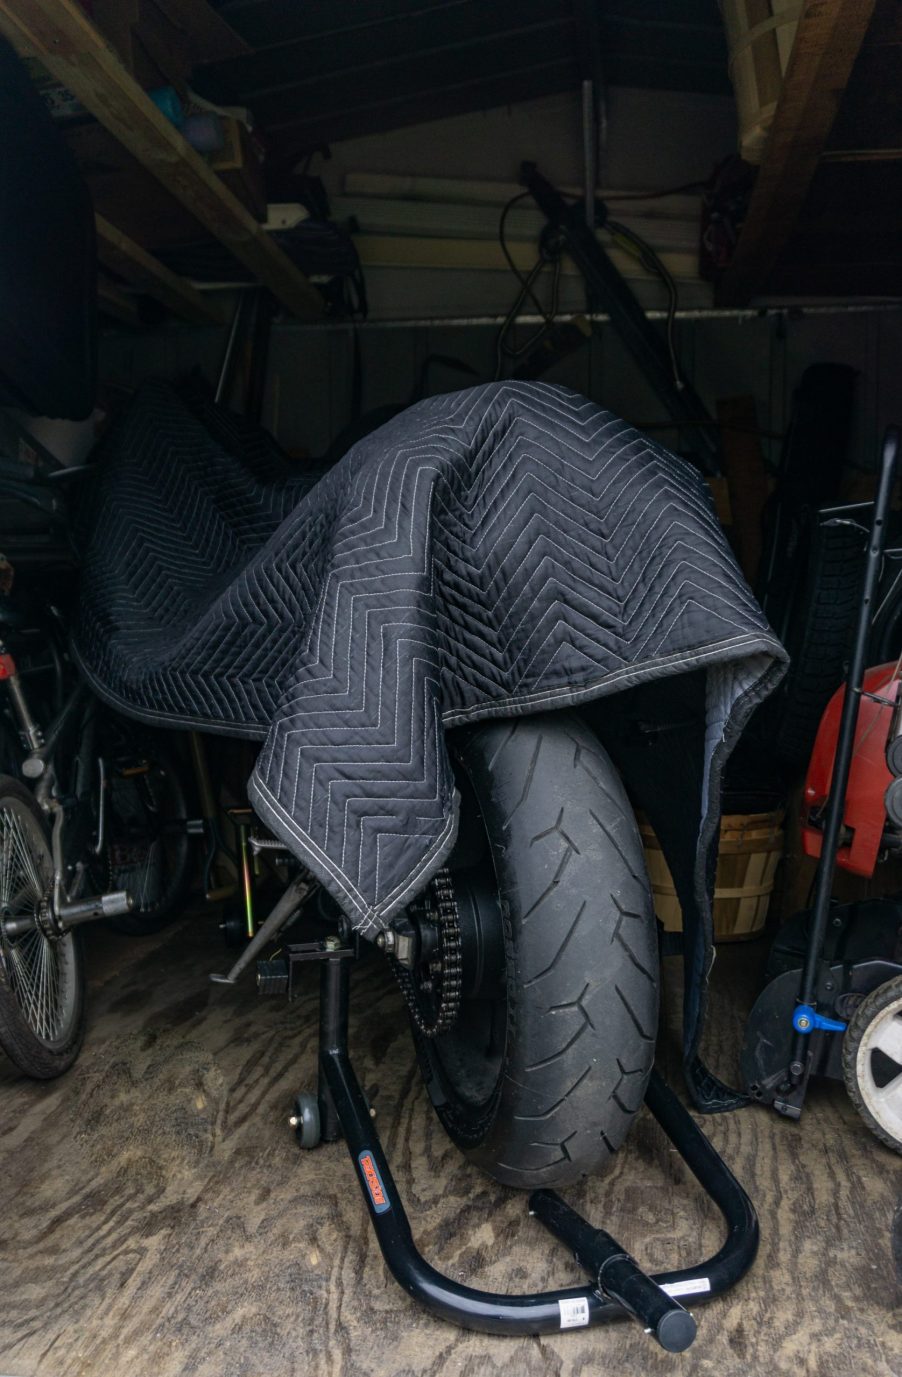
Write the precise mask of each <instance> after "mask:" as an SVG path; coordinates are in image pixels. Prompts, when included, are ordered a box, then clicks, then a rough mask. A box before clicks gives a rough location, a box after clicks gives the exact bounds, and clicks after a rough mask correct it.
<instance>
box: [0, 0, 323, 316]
mask: <svg viewBox="0 0 902 1377" xmlns="http://www.w3.org/2000/svg"><path fill="white" fill-rule="evenodd" d="M0 32H3V33H4V34H5V35H6V36H7V38H9V39H10V41H11V42H12V43H13V44H14V45H15V46H16V47H17V48H18V50H19V51H20V52H22V53H25V54H32V55H37V56H38V57H40V59H41V61H42V62H43V64H44V66H45V67H46V68H47V70H48V71H49V72H50V73H51V75H53V76H55V77H57V78H58V79H59V80H60V81H62V82H63V83H64V84H65V85H66V86H67V87H68V88H69V89H70V90H71V91H72V93H73V94H74V95H75V96H76V97H77V98H78V99H79V100H80V101H81V103H82V105H84V106H85V108H86V109H88V110H90V112H91V114H92V115H94V116H95V117H96V118H97V119H98V120H99V121H100V122H101V124H103V125H105V126H106V128H107V129H109V130H110V132H111V133H112V134H114V135H115V136H116V138H117V139H118V140H119V142H120V143H121V144H123V146H124V147H125V148H127V149H128V150H129V152H130V153H132V154H133V155H134V156H135V157H136V158H137V159H138V161H139V162H140V163H142V164H143V165H144V167H146V168H147V170H148V171H149V172H151V173H152V174H153V175H154V176H155V177H156V178H157V179H158V180H159V181H160V182H162V184H163V185H164V186H165V188H166V190H167V191H169V192H171V193H172V195H173V196H175V197H176V198H177V199H178V200H179V201H181V202H182V204H183V205H184V206H186V207H187V209H188V210H189V211H190V212H191V214H192V215H193V216H194V217H195V218H196V219H197V220H198V221H199V222H200V224H201V225H202V226H203V227H204V229H206V230H207V231H208V232H209V233H210V234H212V235H213V237H214V238H215V239H218V240H219V241H220V243H222V244H224V245H225V246H226V248H227V249H228V250H229V251H230V252H231V253H233V254H234V255H235V257H236V258H237V259H239V261H240V262H242V263H243V264H244V265H245V267H246V268H248V269H249V270H250V271H251V272H252V273H253V274H254V276H255V277H256V278H257V279H258V280H259V281H260V282H262V283H263V284H264V285H265V286H267V287H269V289H270V291H271V292H272V293H273V295H274V296H275V297H276V298H277V299H278V300H279V301H280V302H282V304H283V305H284V306H286V307H287V308H288V310H290V311H292V312H293V313H294V314H295V315H299V316H302V317H305V318H312V317H315V316H318V315H320V314H321V313H322V299H321V298H320V295H319V293H318V292H317V291H316V290H315V288H314V287H312V286H311V285H310V283H309V282H308V281H307V279H306V277H305V276H304V274H303V273H302V272H300V271H299V269H297V268H296V267H295V266H294V264H293V263H291V262H290V260H289V259H288V258H287V257H286V255H285V254H284V253H283V252H282V250H281V249H280V248H279V247H278V245H277V244H276V243H275V242H274V241H273V240H272V239H270V238H269V237H268V236H267V234H266V231H265V230H263V229H262V228H261V226H260V225H259V224H258V223H257V221H256V220H255V219H254V218H253V216H252V215H251V214H249V212H248V211H247V210H246V209H245V208H244V206H243V205H242V204H241V202H240V201H239V200H238V199H237V198H236V197H235V196H233V195H232V193H231V191H229V189H228V187H226V186H225V185H224V184H223V182H221V181H220V179H219V178H218V177H217V176H216V174H215V173H214V172H212V171H211V170H210V168H209V167H208V166H207V164H206V163H205V162H204V160H203V158H201V157H200V156H199V154H198V153H196V152H195V150H194V149H193V148H192V147H191V146H190V144H189V143H188V142H187V140H185V139H184V138H183V137H182V135H181V134H180V133H179V132H178V130H177V129H175V128H174V126H173V125H171V124H170V123H169V121H168V120H167V119H166V117H165V116H164V115H163V114H161V112H160V111H159V110H158V109H157V107H156V106H155V105H154V103H153V101H152V100H150V98H149V97H148V96H147V95H146V94H145V92H144V91H142V90H141V88H140V86H139V85H138V84H137V82H136V81H135V80H134V79H133V78H132V77H131V76H130V75H129V73H128V72H127V71H126V70H125V68H124V67H123V65H122V63H121V62H120V60H119V58H118V57H117V55H116V53H115V52H114V51H113V49H112V48H111V47H110V46H109V45H108V44H107V42H106V41H105V39H104V38H103V36H102V35H101V34H100V33H99V32H98V30H97V29H96V28H95V26H94V25H93V24H92V23H91V21H90V20H89V19H88V18H87V16H86V15H85V14H84V12H83V11H82V10H81V9H80V7H79V5H78V4H77V2H76V0H28V3H27V4H22V3H21V0H0Z"/></svg>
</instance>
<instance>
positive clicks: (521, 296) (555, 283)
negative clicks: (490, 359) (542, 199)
mask: <svg viewBox="0 0 902 1377" xmlns="http://www.w3.org/2000/svg"><path fill="white" fill-rule="evenodd" d="M531 194H532V193H531V192H529V191H521V192H519V193H518V194H517V195H516V196H512V197H511V199H510V200H509V201H508V202H507V204H506V205H505V207H504V209H503V210H502V212H501V218H500V219H499V221H498V243H499V244H500V245H501V252H502V253H503V254H504V257H505V260H506V261H507V266H508V267H509V268H510V270H511V272H512V273H513V275H514V277H515V278H516V279H517V281H518V282H519V284H520V290H519V292H518V293H517V296H516V298H515V300H514V302H513V304H512V306H511V307H510V310H509V311H508V313H507V315H506V316H505V317H504V320H503V322H502V324H501V327H500V329H499V331H498V335H497V337H496V342H495V381H496V382H498V380H499V379H500V377H501V374H502V372H503V371H504V360H505V359H506V358H507V359H513V360H515V359H519V358H522V356H523V355H524V354H526V353H528V352H529V351H530V350H531V349H533V348H534V347H535V345H536V344H538V342H539V340H540V339H542V337H543V336H544V335H545V334H546V333H547V332H548V330H549V329H550V328H551V326H552V325H553V324H554V321H555V317H556V316H557V313H558V306H559V302H560V280H561V259H560V255H558V256H557V257H555V258H554V259H553V260H550V261H551V262H552V278H551V305H550V307H549V308H548V309H546V308H545V306H543V304H542V302H541V301H540V300H539V298H538V296H537V295H536V293H535V291H534V290H533V287H534V285H535V283H536V281H537V280H538V277H539V275H540V274H541V272H542V269H543V268H544V267H545V265H546V263H547V262H549V260H548V259H547V258H545V257H544V256H543V255H541V254H540V255H539V257H538V258H537V259H536V262H535V263H534V264H533V266H532V268H530V270H529V272H528V273H526V274H524V273H522V272H521V271H520V269H519V268H518V267H517V265H516V263H515V262H514V260H513V257H512V255H511V252H510V250H509V248H508V246H507V237H506V234H505V227H506V224H507V217H508V214H509V213H510V211H511V209H512V208H513V207H514V206H515V205H517V204H518V203H519V202H520V201H523V200H525V199H526V197H528V196H531ZM527 297H528V298H529V299H530V301H532V303H533V305H534V306H535V308H536V311H537V312H538V314H539V315H540V316H541V317H542V324H541V325H540V326H539V328H538V329H537V330H536V331H535V332H534V333H533V334H532V335H530V337H529V339H528V340H526V342H525V343H524V344H521V345H520V346H519V347H516V348H511V347H510V346H509V345H508V344H507V343H506V340H507V336H508V333H509V332H510V330H511V329H512V328H513V326H514V325H515V324H516V320H517V316H518V315H519V314H520V310H521V308H522V306H523V303H524V301H525V300H526V298H527Z"/></svg>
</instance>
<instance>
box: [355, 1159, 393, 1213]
mask: <svg viewBox="0 0 902 1377" xmlns="http://www.w3.org/2000/svg"><path fill="white" fill-rule="evenodd" d="M357 1162H358V1165H359V1167H360V1174H361V1176H362V1177H363V1184H364V1185H365V1186H366V1192H367V1195H368V1196H369V1197H370V1204H371V1206H372V1208H373V1212H374V1213H375V1214H385V1211H386V1210H390V1209H391V1201H390V1200H389V1198H388V1196H387V1195H386V1193H385V1187H384V1186H383V1184H382V1177H381V1176H380V1175H379V1168H378V1167H377V1166H376V1163H375V1162H374V1161H373V1154H372V1152H370V1150H369V1149H368V1148H364V1149H363V1152H360V1153H358V1155H357Z"/></svg>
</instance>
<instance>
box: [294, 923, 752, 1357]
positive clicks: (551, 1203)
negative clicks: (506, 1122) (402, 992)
mask: <svg viewBox="0 0 902 1377" xmlns="http://www.w3.org/2000/svg"><path fill="white" fill-rule="evenodd" d="M317 959H319V960H320V961H321V962H322V967H321V973H320V975H321V980H320V1049H319V1094H318V1099H319V1118H320V1129H321V1137H322V1138H323V1139H325V1140H326V1141H332V1140H334V1139H335V1138H337V1137H338V1136H339V1134H342V1135H343V1136H344V1138H345V1141H346V1143H347V1146H348V1152H349V1153H350V1155H351V1160H352V1161H353V1163H354V1167H355V1170H356V1172H357V1179H358V1181H359V1184H360V1188H361V1191H362V1192H363V1198H364V1200H365V1201H366V1205H367V1208H368V1210H369V1213H370V1222H371V1223H372V1226H373V1228H374V1230H375V1232H376V1237H377V1238H378V1240H379V1246H380V1248H381V1249H382V1255H383V1257H384V1258H385V1261H386V1263H387V1265H388V1268H389V1270H390V1272H391V1273H392V1276H393V1277H394V1278H395V1280H396V1281H397V1282H398V1283H399V1284H400V1285H401V1286H402V1287H403V1288H404V1290H405V1291H407V1292H408V1293H409V1294H410V1295H411V1296H413V1297H414V1298H415V1299H416V1300H418V1301H419V1302H420V1303H421V1304H422V1305H425V1307H426V1308H427V1310H431V1311H432V1313H433V1314H435V1315H439V1316H440V1317H441V1318H442V1319H446V1320H451V1321H452V1322H453V1323H455V1324H459V1325H462V1326H463V1327H464V1328H466V1329H477V1330H482V1331H483V1332H485V1333H488V1334H545V1333H553V1332H555V1331H558V1330H561V1329H570V1328H582V1327H585V1326H587V1325H593V1324H602V1323H604V1322H606V1321H607V1320H614V1319H619V1318H623V1316H624V1315H632V1316H633V1317H634V1318H635V1319H637V1320H638V1321H639V1322H640V1324H642V1325H643V1327H644V1328H645V1329H646V1331H647V1332H649V1333H650V1334H652V1335H653V1337H654V1338H655V1339H656V1340H657V1341H658V1343H659V1344H660V1345H661V1346H662V1348H665V1349H667V1350H668V1351H670V1352H673V1353H680V1352H682V1351H683V1350H684V1349H686V1348H688V1347H689V1345H690V1344H691V1343H692V1341H693V1339H694V1338H695V1332H696V1325H695V1320H694V1319H693V1317H692V1316H691V1315H690V1314H689V1313H688V1311H687V1310H685V1309H684V1307H683V1305H682V1304H680V1300H678V1299H676V1298H677V1297H679V1298H680V1299H682V1300H690V1299H691V1300H693V1301H704V1300H710V1299H712V1297H714V1296H717V1295H720V1294H721V1293H722V1292H724V1291H727V1290H729V1289H730V1287H732V1286H735V1284H736V1283H737V1282H738V1281H739V1280H740V1279H741V1278H742V1277H743V1276H744V1275H745V1273H746V1272H747V1271H748V1269H749V1267H750V1266H751V1265H752V1263H753V1261H754V1259H755V1255H756V1253H757V1250H758V1220H757V1217H756V1214H755V1210H754V1208H753V1206H752V1203H751V1201H750V1200H749V1198H748V1196H747V1195H746V1193H745V1191H744V1190H743V1189H742V1187H741V1186H740V1184H739V1182H738V1181H737V1180H736V1178H735V1176H733V1174H732V1172H731V1171H730V1170H729V1168H728V1167H727V1166H726V1164H725V1163H724V1162H723V1160H722V1159H721V1157H720V1156H719V1155H718V1153H717V1152H715V1150H714V1148H713V1147H712V1146H711V1144H710V1143H709V1142H708V1140H707V1138H706V1137H705V1135H704V1134H703V1133H702V1132H701V1130H700V1129H699V1128H697V1127H696V1125H695V1123H694V1122H693V1120H692V1119H691V1118H690V1116H689V1114H688V1113H687V1112H686V1110H685V1109H684V1108H683V1106H682V1105H681V1104H680V1103H679V1101H678V1100H677V1099H676V1097H675V1096H674V1095H673V1094H672V1092H671V1091H670V1090H669V1089H668V1088H667V1086H666V1085H665V1084H664V1081H663V1080H662V1079H661V1077H660V1076H659V1075H658V1074H657V1072H654V1073H653V1074H652V1079H651V1082H650V1083H649V1087H648V1093H647V1096H646V1103H647V1104H648V1107H649V1109H650V1110H651V1112H652V1114H654V1116H655V1118H656V1119H657V1121H658V1123H659V1124H660V1125H661V1127H662V1128H663V1129H664V1131H665V1133H666V1134H667V1136H668V1138H669V1139H670V1141H671V1142H672V1143H673V1145H674V1147H675V1148H676V1149H677V1151H678V1152H679V1153H680V1156H681V1157H682V1158H683V1160H684V1161H685V1162H686V1164H687V1166H688V1167H689V1169H690V1171H692V1173H693V1174H694V1175H695V1176H696V1178H697V1179H698V1181H699V1182H700V1183H701V1185H702V1187H703V1188H704V1190H705V1191H706V1193H707V1194H708V1195H709V1196H710V1198H711V1199H712V1200H713V1201H714V1203H715V1204H716V1205H717V1207H718V1208H719V1209H720V1211H721V1213H722V1214H723V1216H724V1219H725V1221H726V1224H727V1230H728V1233H727V1239H726V1242H725V1243H724V1245H723V1247H722V1248H720V1249H719V1251H718V1252H717V1253H715V1254H714V1256H713V1257H712V1258H710V1259H709V1260H708V1261H707V1262H703V1263H701V1264H699V1265H698V1266H696V1267H684V1268H680V1269H677V1270H676V1271H672V1272H663V1273H659V1274H657V1275H656V1276H653V1277H652V1276H649V1275H648V1274H647V1273H645V1272H643V1271H642V1269H641V1268H640V1267H639V1265H638V1263H636V1262H635V1261H634V1260H633V1259H632V1258H631V1257H630V1256H629V1254H628V1253H627V1252H626V1251H625V1250H624V1249H623V1248H622V1247H621V1246H620V1244H619V1243H617V1242H616V1240H615V1239H613V1238H612V1237H611V1235H610V1234H608V1233H606V1232H605V1231H604V1230H603V1229H595V1228H593V1226H592V1225H591V1224H589V1223H588V1222H587V1221H586V1220H585V1219H583V1218H582V1216H581V1215H579V1214H577V1212H576V1211H575V1210H573V1209H571V1207H570V1206H569V1205H567V1204H565V1202H564V1201H563V1200H562V1199H561V1198H560V1196H559V1195H557V1194H556V1192H554V1191H551V1190H538V1191H535V1192H534V1193H533V1194H532V1196H531V1197H530V1201H529V1208H530V1213H531V1214H532V1215H534V1216H535V1218H537V1219H538V1220H540V1222H541V1223H542V1224H544V1225H545V1227H546V1228H547V1229H548V1230H549V1231H550V1232H551V1233H553V1234H554V1235H555V1237H557V1238H559V1239H560V1240H561V1242H563V1243H565V1244H566V1245H567V1247H568V1248H570V1249H571V1251H572V1252H573V1254H574V1256H575V1257H576V1259H577V1261H578V1262H579V1263H580V1264H581V1265H582V1266H583V1267H584V1268H585V1270H586V1272H587V1273H588V1274H589V1276H590V1278H591V1284H590V1285H588V1286H583V1287H571V1288H569V1289H566V1290H560V1291H546V1292H541V1293H537V1294H534V1295H519V1296H508V1295H496V1294H493V1293H491V1292H488V1291H477V1290H475V1289H474V1288H472V1287H469V1286H461V1285H460V1284H459V1283H457V1282H455V1281H451V1280H450V1279H449V1278H448V1277H445V1276H443V1275H442V1274H441V1273H440V1272H438V1271H437V1270H436V1269H435V1268H434V1267H432V1266H431V1265H430V1264H429V1263H428V1262H426V1260H425V1259H424V1258H423V1257H422V1256H421V1254H420V1253H419V1252H418V1250H417V1248H416V1245H415V1243H414V1241H413V1236H412V1234H411V1231H410V1225H409V1223H408V1221H407V1215H406V1214H405V1212H404V1206H403V1205H402V1203H401V1197H400V1194H399V1192H398V1188H397V1186H396V1185H395V1181H394V1178H393V1177H392V1174H391V1170H390V1168H389V1165H388V1162H387V1161H386V1158H385V1154H384V1152H383V1150H382V1144H381V1143H380V1141H379V1135H378V1133H377V1132H376V1128H375V1125H374V1123H373V1118H372V1115H371V1114H370V1111H369V1108H368V1106H367V1104H366V1101H365V1099H364V1097H363V1093H362V1091H361V1089H360V1085H359V1084H358V1081H357V1077H356V1076H355V1074H354V1069H353V1067H352V1065H351V1059H350V1055H349V1053H348V990H349V974H350V961H351V960H352V959H353V956H352V954H351V953H350V952H347V951H345V952H343V953H341V954H338V953H337V952H335V953H334V954H332V953H329V952H328V951H327V950H326V949H325V947H324V946H323V947H322V948H321V950H320V951H319V953H318V955H317ZM305 1145H307V1144H305ZM309 1145H311V1146H312V1145H313V1144H309Z"/></svg>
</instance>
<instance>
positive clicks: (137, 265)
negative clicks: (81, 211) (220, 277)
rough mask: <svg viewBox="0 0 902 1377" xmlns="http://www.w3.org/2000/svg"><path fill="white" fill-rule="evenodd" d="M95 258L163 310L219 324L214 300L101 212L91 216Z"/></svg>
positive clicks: (202, 321)
mask: <svg viewBox="0 0 902 1377" xmlns="http://www.w3.org/2000/svg"><path fill="white" fill-rule="evenodd" d="M94 219H95V223H96V226H97V257H98V258H99V259H100V261H101V263H102V264H103V265H104V267H106V268H109V269H110V271H111V272H114V273H116V275H117V276H118V277H123V278H125V280H126V282H130V283H131V284H132V285H133V286H135V287H140V289H141V291H142V292H145V293H146V294H147V296H152V297H153V298H154V299H155V300H156V301H159V302H161V303H162V305H164V306H165V307H166V309H167V311H171V312H172V314H173V315H174V316H179V317H181V318H182V319H184V320H191V321H194V322H195V323H196V324H198V325H222V323H223V319H224V317H223V315H222V312H221V311H220V310H219V308H218V306H217V304H216V302H215V301H211V300H209V298H208V297H205V296H204V294H203V293H202V292H199V291H198V290H197V288H196V287H193V286H192V285H191V283H190V282H186V280H185V279H184V278H183V277H179V275H178V273H174V272H173V271H172V270H171V269H170V268H167V267H166V266H165V265H164V264H163V263H161V262H160V260H159V259H158V258H154V256H153V254H150V253H148V252H147V250H146V249H144V248H142V247H141V245H140V244H136V243H135V241H134V240H133V239H129V237H128V235H127V234H123V233H122V231H121V230H118V229H117V228H116V226H115V225H111V224H110V222H109V220H105V219H104V218H103V216H102V215H95V217H94Z"/></svg>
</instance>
